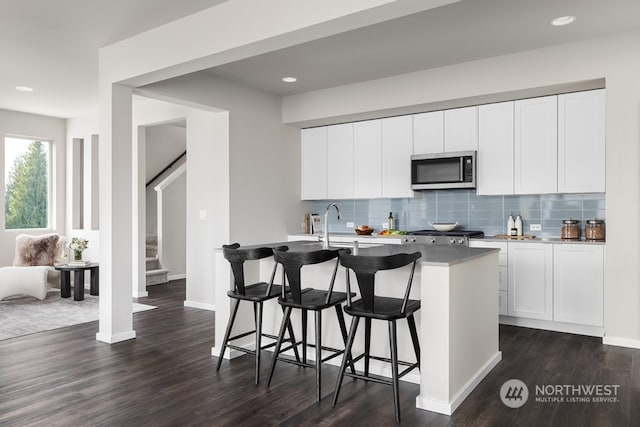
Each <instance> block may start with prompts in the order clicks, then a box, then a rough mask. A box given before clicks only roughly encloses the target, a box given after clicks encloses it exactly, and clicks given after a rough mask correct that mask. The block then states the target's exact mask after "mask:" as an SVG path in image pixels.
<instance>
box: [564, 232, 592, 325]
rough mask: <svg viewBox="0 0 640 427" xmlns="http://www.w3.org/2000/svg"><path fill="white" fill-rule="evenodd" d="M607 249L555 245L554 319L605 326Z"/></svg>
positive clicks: (590, 246)
mask: <svg viewBox="0 0 640 427" xmlns="http://www.w3.org/2000/svg"><path fill="white" fill-rule="evenodd" d="M603 294H604V246H600V245H598V246H596V245H593V246H592V245H572V244H559V245H554V252H553V320H555V321H558V322H568V323H579V324H583V325H591V326H603V325H604V315H603V310H604V301H603Z"/></svg>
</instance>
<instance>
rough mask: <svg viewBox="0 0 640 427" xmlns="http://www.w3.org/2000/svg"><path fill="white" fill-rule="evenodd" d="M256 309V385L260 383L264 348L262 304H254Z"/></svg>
mask: <svg viewBox="0 0 640 427" xmlns="http://www.w3.org/2000/svg"><path fill="white" fill-rule="evenodd" d="M253 305H254V307H256V309H257V312H256V319H255V320H256V384H259V383H260V350H261V348H262V342H261V341H262V303H261V302H259V303H255V302H254V303H253Z"/></svg>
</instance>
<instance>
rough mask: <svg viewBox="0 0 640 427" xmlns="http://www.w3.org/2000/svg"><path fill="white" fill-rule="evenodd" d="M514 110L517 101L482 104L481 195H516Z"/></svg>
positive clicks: (480, 112) (479, 180)
mask: <svg viewBox="0 0 640 427" xmlns="http://www.w3.org/2000/svg"><path fill="white" fill-rule="evenodd" d="M513 112H514V103H513V101H510V102H500V103H497V104H487V105H481V106H480V107H478V124H479V128H478V130H479V135H478V156H477V159H478V188H477V193H478V194H480V195H493V194H498V195H502V194H513V144H514V138H513V136H514V133H513Z"/></svg>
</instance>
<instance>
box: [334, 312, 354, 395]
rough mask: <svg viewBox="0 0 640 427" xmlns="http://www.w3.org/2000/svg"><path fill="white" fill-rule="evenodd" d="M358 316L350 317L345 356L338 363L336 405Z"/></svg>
mask: <svg viewBox="0 0 640 427" xmlns="http://www.w3.org/2000/svg"><path fill="white" fill-rule="evenodd" d="M358 322H360V318H359V317H353V318H352V319H351V327H350V328H349V338H348V339H347V344H346V347H345V349H344V354H345V357H343V358H342V363H341V364H340V372H338V379H337V380H336V389H335V391H334V392H333V406H336V403H337V402H338V395H339V394H340V388H341V387H342V379H343V378H344V371H345V370H346V369H347V359H349V360H351V347H353V341H354V339H355V337H356V331H357V330H358Z"/></svg>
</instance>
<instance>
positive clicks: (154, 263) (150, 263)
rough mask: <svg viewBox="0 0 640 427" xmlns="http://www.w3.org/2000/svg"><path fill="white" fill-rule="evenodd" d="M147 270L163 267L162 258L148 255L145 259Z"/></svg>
mask: <svg viewBox="0 0 640 427" xmlns="http://www.w3.org/2000/svg"><path fill="white" fill-rule="evenodd" d="M145 266H146V270H147V271H149V270H158V269H159V268H161V266H160V260H159V259H158V258H156V257H147V258H146V260H145Z"/></svg>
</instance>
